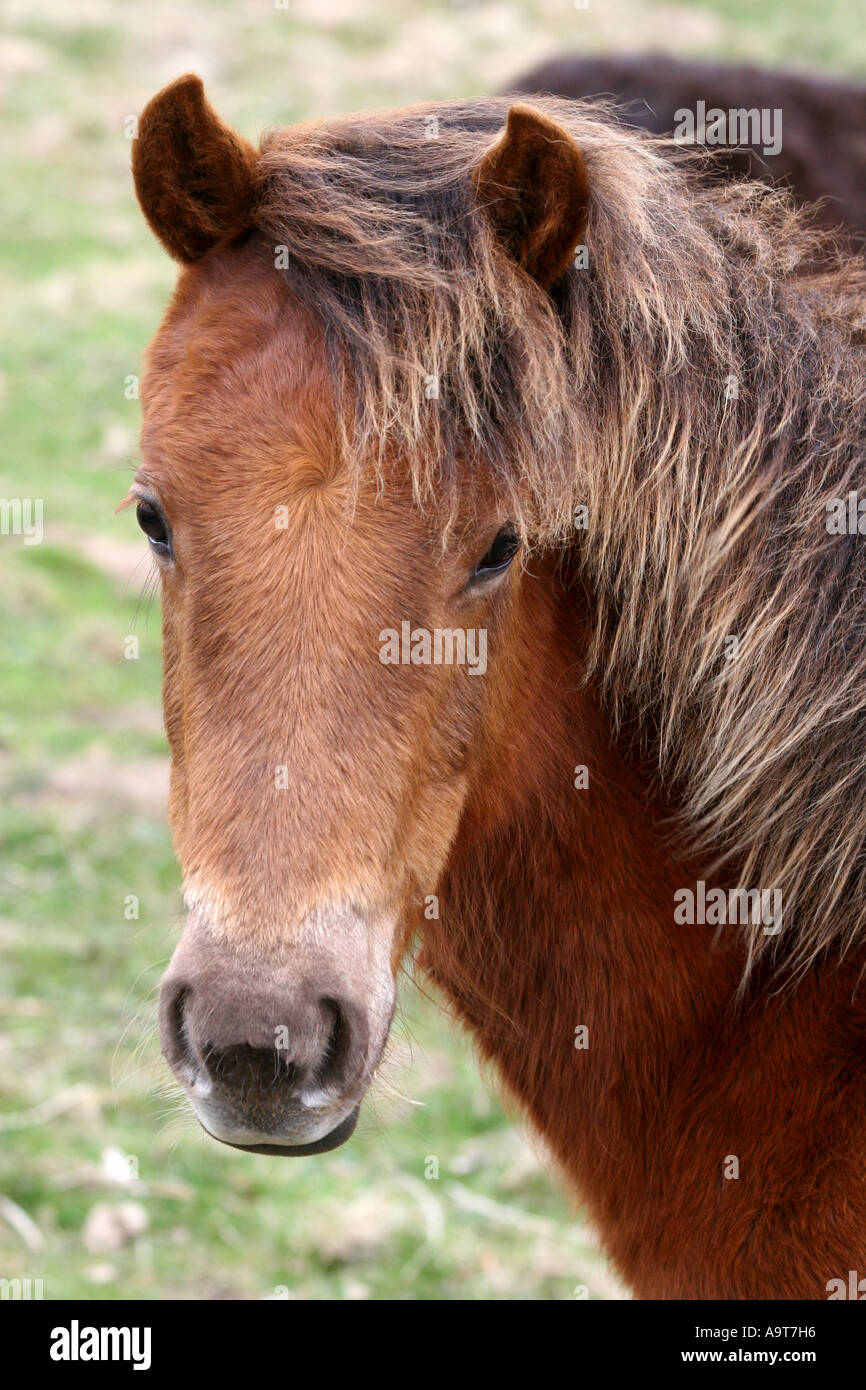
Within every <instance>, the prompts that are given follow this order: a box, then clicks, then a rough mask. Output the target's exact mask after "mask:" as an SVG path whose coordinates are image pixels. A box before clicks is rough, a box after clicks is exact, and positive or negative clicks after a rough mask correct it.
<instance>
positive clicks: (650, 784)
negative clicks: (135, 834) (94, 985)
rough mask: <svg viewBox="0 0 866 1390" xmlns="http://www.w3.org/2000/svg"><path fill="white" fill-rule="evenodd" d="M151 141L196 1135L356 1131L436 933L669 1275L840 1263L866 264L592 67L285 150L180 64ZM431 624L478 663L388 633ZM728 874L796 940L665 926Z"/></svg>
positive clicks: (858, 873) (455, 969)
mask: <svg viewBox="0 0 866 1390" xmlns="http://www.w3.org/2000/svg"><path fill="white" fill-rule="evenodd" d="M431 132H432V133H431ZM134 171H135V175H136V186H137V191H138V194H139V198H140V200H141V203H142V206H143V208H144V210H145V213H146V215H147V216H148V218H149V220H150V221H151V223H152V225H153V227H154V229H155V231H156V232H157V234H158V235H159V236H160V238H161V239H162V240H163V242H164V244H165V245H166V247H167V248H168V249H169V251H170V252H171V253H172V254H173V255H175V256H176V258H177V259H178V260H180V262H181V264H182V266H183V271H182V275H181V280H180V284H179V287H178V291H177V294H176V296H175V299H174V301H173V304H172V306H171V308H170V310H169V313H168V315H167V316H166V320H165V322H164V324H163V326H162V328H161V330H160V333H159V334H158V336H157V339H156V341H155V344H154V346H153V347H152V349H151V354H150V360H149V370H148V373H147V376H146V379H145V382H144V387H143V392H142V400H143V406H144V412H145V427H144V433H143V454H144V463H143V467H142V469H141V470H139V473H138V474H137V477H136V480H135V483H134V485H133V496H134V497H135V499H136V501H137V504H138V507H139V518H140V520H141V522H142V525H143V526H144V528H145V530H146V531H147V533H148V535H149V536H150V537H151V541H152V543H153V544H154V546H155V547H156V553H157V555H158V557H159V564H160V567H161V571H162V576H163V598H164V613H165V617H164V622H165V643H166V679H165V707H166V722H167V728H168V732H169V737H170V741H171V744H172V754H173V774H172V798H171V814H172V821H173V828H174V832H175V839H176V843H177V846H178V852H179V856H180V859H181V863H182V866H183V869H184V874H185V884H186V892H187V899H188V903H189V907H190V917H189V920H188V923H187V926H186V928H185V929H184V933H183V936H182V938H181V942H180V945H179V947H178V950H177V951H176V953H175V956H174V958H173V961H172V965H171V967H170V969H169V971H168V973H167V975H166V979H165V981H164V984H163V996H162V1006H161V1008H162V1019H161V1027H162V1034H163V1047H164V1051H165V1053H166V1056H167V1057H168V1060H169V1062H170V1064H171V1065H172V1067H173V1069H174V1071H175V1073H176V1075H177V1076H178V1078H179V1080H181V1082H182V1084H183V1085H184V1086H185V1088H186V1089H187V1091H188V1093H189V1094H190V1097H191V1099H192V1101H193V1104H194V1106H195V1107H196V1110H197V1113H198V1114H199V1116H200V1118H201V1119H202V1123H203V1124H204V1125H205V1127H206V1128H207V1129H208V1130H209V1131H210V1132H211V1133H213V1134H214V1135H215V1137H217V1138H220V1139H222V1140H223V1141H224V1142H226V1143H230V1144H234V1145H236V1146H237V1147H242V1148H246V1149H264V1150H265V1151H266V1152H282V1153H310V1152H317V1151H321V1150H322V1149H326V1148H330V1147H333V1146H334V1145H335V1144H336V1143H339V1142H342V1141H343V1140H344V1139H345V1138H346V1137H348V1134H349V1133H351V1129H352V1127H353V1125H354V1121H355V1118H356V1116H357V1108H358V1106H359V1104H360V1102H361V1098H362V1096H363V1094H364V1091H365V1089H366V1086H367V1085H368V1083H369V1081H370V1078H371V1075H372V1073H373V1071H374V1070H375V1067H376V1064H377V1062H378V1059H379V1057H380V1055H381V1052H382V1049H383V1047H384V1042H385V1037H386V1035H387V1029H388V1024H389V1022H390V1015H391V1010H392V1008H393V977H394V974H395V972H396V969H397V966H398V964H399V961H400V959H401V957H402V956H403V955H404V953H405V951H406V949H407V947H408V944H409V942H410V940H411V938H412V936H413V934H414V933H416V932H418V933H419V934H420V935H421V937H422V953H421V965H422V967H423V968H424V969H426V970H427V971H428V972H429V974H430V975H431V977H432V978H433V979H434V980H435V981H436V982H437V983H438V984H439V985H440V987H441V988H442V989H443V990H444V991H445V992H446V994H447V995H448V997H449V998H450V999H451V1000H452V1002H453V1004H454V1007H455V1009H456V1011H457V1012H458V1014H459V1015H460V1016H461V1017H462V1018H463V1019H464V1021H465V1022H466V1023H467V1024H468V1026H469V1028H470V1030H471V1032H472V1034H473V1036H474V1037H475V1038H476V1039H477V1040H478V1043H479V1046H480V1048H481V1051H482V1053H483V1054H484V1055H485V1056H486V1057H487V1058H489V1059H490V1060H491V1061H493V1062H494V1063H495V1064H496V1066H497V1068H498V1069H499V1071H500V1073H501V1075H502V1077H503V1080H504V1084H505V1086H506V1089H507V1090H508V1091H509V1092H510V1093H511V1094H512V1096H513V1097H514V1098H515V1099H516V1101H517V1103H518V1104H519V1105H520V1107H521V1109H522V1110H523V1111H524V1112H525V1113H526V1114H527V1115H528V1117H529V1119H530V1121H531V1123H532V1124H533V1126H534V1127H535V1129H536V1130H537V1131H538V1132H539V1133H540V1134H541V1135H542V1137H543V1138H544V1140H545V1143H546V1144H547V1146H548V1148H549V1149H550V1151H551V1153H552V1154H553V1156H554V1159H555V1160H556V1162H557V1163H558V1165H559V1166H560V1168H561V1169H562V1171H563V1172H564V1173H565V1174H566V1176H567V1178H568V1180H569V1182H570V1183H571V1185H572V1186H573V1187H574V1188H575V1189H576V1190H577V1191H579V1192H580V1193H581V1194H582V1195H583V1196H584V1197H585V1199H586V1200H587V1202H588V1204H589V1206H590V1209H591V1211H592V1212H593V1214H594V1216H595V1219H596V1221H597V1223H598V1225H599V1228H600V1231H601V1233H602V1236H603V1239H604V1241H605V1244H606V1247H607V1249H608V1250H609V1251H610V1253H611V1255H612V1257H613V1258H614V1259H615V1261H616V1263H617V1265H618V1267H619V1268H620V1270H621V1271H622V1273H623V1274H624V1276H625V1277H626V1278H627V1279H628V1280H629V1281H630V1283H631V1285H632V1287H633V1288H634V1289H635V1291H636V1292H637V1293H638V1294H640V1295H642V1296H647V1297H687V1296H695V1297H724V1296H730V1297H745V1298H748V1297H791V1296H804V1297H806V1296H808V1297H821V1296H823V1295H824V1292H825V1291H826V1290H827V1289H828V1283H829V1281H832V1280H834V1279H838V1278H840V1277H843V1276H844V1274H845V1272H846V1271H847V1270H849V1269H855V1268H859V1267H861V1266H862V1264H863V1253H864V1246H866V1188H864V1180H863V1139H862V1136H863V1120H864V1105H866V1099H864V1087H863V1082H862V1068H861V1067H860V1065H859V1059H860V1055H861V1051H862V1039H863V1036H864V1023H866V1019H864V1010H863V1005H862V1003H861V1002H860V997H859V995H858V992H857V984H858V981H859V975H860V971H861V969H862V949H861V948H862V928H863V914H862V909H861V905H860V904H861V901H862V898H860V899H858V897H857V896H856V891H857V888H858V886H860V885H862V883H863V875H864V872H866V864H864V857H863V849H862V846H863V816H864V815H866V811H864V800H863V797H862V794H861V793H862V780H863V777H864V775H866V773H864V767H866V759H864V754H866V746H864V745H866V720H864V708H866V703H864V702H866V694H864V680H863V675H864V663H866V635H864V627H863V624H862V621H861V618H860V600H861V598H862V587H863V577H864V575H866V562H864V560H863V558H862V551H861V550H860V548H859V546H858V544H857V536H856V535H850V534H848V533H842V534H840V533H839V532H833V531H831V530H830V529H828V526H827V524H826V519H827V516H828V515H829V513H828V511H827V501H828V492H830V493H831V495H832V496H836V495H837V494H838V495H839V496H843V495H847V493H848V492H850V491H851V490H855V489H856V485H857V483H858V481H859V480H860V476H861V471H862V464H863V442H864V430H866V421H864V379H863V363H864V345H863V331H862V329H863V294H864V284H866V280H864V273H863V268H862V266H861V265H860V264H859V263H858V262H856V261H849V260H846V259H845V257H844V256H843V255H842V254H841V252H839V251H838V249H837V248H836V247H835V245H834V243H833V242H832V240H829V239H826V238H824V237H823V236H821V235H820V234H818V233H817V232H816V231H815V229H814V227H813V226H812V225H811V224H810V223H809V221H808V220H807V219H806V218H804V217H802V216H800V215H798V214H797V213H796V212H795V211H794V210H793V208H792V206H791V204H790V202H789V201H788V200H787V199H786V198H785V197H784V196H783V195H780V194H774V193H770V192H768V191H766V190H764V189H761V188H759V187H758V186H756V185H731V186H729V187H726V188H719V187H718V186H714V185H708V184H706V183H705V182H704V181H703V180H702V179H701V177H700V176H699V174H698V173H696V172H695V171H694V170H693V169H692V168H691V164H690V162H689V161H688V160H685V161H684V160H682V158H681V157H677V156H676V153H675V152H672V151H669V150H666V149H665V148H664V147H662V146H660V145H658V144H657V143H653V142H650V141H643V140H640V139H638V138H637V137H636V136H633V135H630V134H629V133H628V132H625V131H622V130H620V129H618V128H617V127H615V126H613V125H611V124H609V123H607V122H606V121H605V120H604V119H603V118H601V117H599V116H597V115H595V114H593V113H592V112H591V111H588V110H583V109H578V108H571V107H569V106H568V105H567V104H563V103H556V102H545V103H542V104H541V107H540V109H538V110H535V109H533V108H529V107H525V106H517V107H512V108H511V109H510V110H509V109H508V108H507V105H506V104H504V103H502V102H497V101H493V102H479V103H465V104H461V105H456V106H453V107H449V108H444V109H439V111H438V113H434V111H433V109H432V108H421V109H417V110H410V111H405V112H398V113H387V114H385V115H374V116H370V117H356V118H350V119H347V120H344V121H340V122H333V123H321V124H319V123H316V124H313V125H309V126H304V127H299V128H298V129H296V130H292V131H287V132H278V133H276V134H273V135H271V136H269V137H268V138H267V139H266V141H265V142H264V145H263V148H262V151H261V152H260V153H259V154H257V153H256V152H255V151H253V149H252V147H250V146H248V145H247V144H246V142H244V141H241V140H240V138H239V137H237V136H236V135H234V133H233V132H230V131H228V130H227V128H226V127H224V126H223V125H222V123H221V122H220V121H219V119H218V117H216V115H215V113H213V112H212V111H211V109H210V108H209V107H208V105H207V103H206V102H205V101H204V96H203V92H202V89H201V85H200V83H198V81H197V79H192V78H188V79H181V81H180V82H179V83H176V84H174V85H173V86H172V87H170V88H168V89H166V91H165V92H164V93H162V94H160V96H158V97H157V98H155V100H154V102H153V103H151V106H150V107H148V109H147V110H146V111H145V112H144V113H143V115H142V118H141V122H140V139H139V141H138V142H137V148H136V151H135V156H134ZM821 267H822V268H821ZM578 518H580V521H578V520H577V519H578ZM282 523H284V524H282ZM518 542H522V546H523V556H522V558H521V560H520V562H519V563H513V562H514V560H515V555H516V551H517V545H518ZM404 623H408V624H409V625H410V632H411V631H413V630H416V631H426V632H427V633H435V632H437V631H444V630H453V629H454V628H455V627H459V628H461V629H463V630H464V632H465V631H467V630H469V629H471V630H472V631H473V632H475V633H476V634H478V633H479V632H480V631H481V630H483V631H484V633H485V641H484V652H485V671H484V673H483V676H482V675H480V674H478V673H477V672H476V671H473V670H471V669H468V668H467V666H466V664H465V663H464V664H461V663H441V664H439V665H436V664H435V663H432V664H425V663H424V662H421V661H419V662H418V663H415V662H413V661H409V662H405V663H404V662H402V661H401V662H400V663H399V664H396V665H394V664H391V663H383V662H382V661H381V659H380V653H381V643H382V641H383V634H387V633H389V632H391V633H393V632H402V631H403V624H404ZM729 640H733V649H734V650H735V657H734V659H731V660H728V659H727V651H726V643H728V641H729ZM467 649H468V644H467ZM474 650H480V648H479V647H477V646H476V647H475V648H474ZM840 654H844V659H843V660H837V659H835V658H837V657H838V656H839V655H840ZM576 766H579V767H580V768H581V769H585V773H586V775H585V776H583V775H581V777H575V773H574V770H575V768H576ZM217 772H218V773H219V775H218V776H217ZM837 806H838V808H839V809H838V815H836V816H835V818H834V816H831V815H830V814H828V811H829V808H831V807H834V808H835V807H837ZM706 881H712V882H713V884H714V885H716V886H718V887H719V888H720V889H724V890H725V891H726V892H729V891H731V890H734V891H736V890H738V889H743V890H750V889H754V890H758V891H760V892H761V893H763V892H764V891H769V892H771V893H776V892H778V893H780V894H781V895H782V901H783V903H784V913H783V920H784V923H785V926H784V929H783V930H782V931H781V932H778V933H770V932H767V931H765V930H764V926H765V925H766V924H762V923H761V922H750V923H749V924H747V925H746V926H745V927H743V926H739V927H736V928H734V927H725V928H724V929H722V930H720V931H716V930H715V929H714V928H713V927H712V926H711V925H708V924H698V923H694V924H689V923H687V922H685V921H683V920H682V919H678V917H677V914H676V911H675V909H676V905H677V902H678V901H679V899H680V895H681V894H682V892H683V890H686V889H689V888H691V887H692V886H693V885H695V884H696V883H699V882H706ZM430 895H433V896H434V897H435V898H436V899H437V900H438V902H439V915H438V917H434V918H433V919H432V920H431V919H429V918H428V916H427V915H426V914H425V913H424V911H423V907H424V904H425V902H427V901H429V898H430ZM777 915H778V914H777ZM846 951H847V956H845V954H844V953H845V952H846ZM275 1039H276V1041H275Z"/></svg>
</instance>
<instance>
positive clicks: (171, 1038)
mask: <svg viewBox="0 0 866 1390" xmlns="http://www.w3.org/2000/svg"><path fill="white" fill-rule="evenodd" d="M189 996H190V991H189V989H188V988H187V986H186V985H184V984H180V983H178V984H176V985H174V986H172V987H171V988H170V989H169V991H168V992H167V993H166V992H163V996H162V999H161V1001H160V1033H161V1041H162V1051H163V1054H164V1056H165V1059H166V1061H167V1062H168V1064H169V1066H170V1067H171V1068H172V1069H173V1070H174V1071H178V1070H195V1068H196V1055H195V1050H194V1048H193V1046H192V1044H191V1042H190V1038H189V1033H188V1032H187V1027H186V1006H187V1003H188V1000H189Z"/></svg>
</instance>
